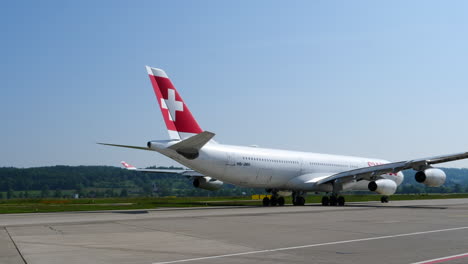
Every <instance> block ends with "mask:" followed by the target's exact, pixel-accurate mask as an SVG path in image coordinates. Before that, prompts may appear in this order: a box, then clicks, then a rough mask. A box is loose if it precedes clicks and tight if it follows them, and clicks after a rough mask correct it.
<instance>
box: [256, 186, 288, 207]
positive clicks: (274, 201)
mask: <svg viewBox="0 0 468 264" xmlns="http://www.w3.org/2000/svg"><path fill="white" fill-rule="evenodd" d="M262 203H263V206H270V205H271V206H277V205H279V206H283V205H284V203H285V200H284V197H283V196H279V195H278V192H277V191H274V190H272V191H271V198H268V197H265V198H263V201H262Z"/></svg>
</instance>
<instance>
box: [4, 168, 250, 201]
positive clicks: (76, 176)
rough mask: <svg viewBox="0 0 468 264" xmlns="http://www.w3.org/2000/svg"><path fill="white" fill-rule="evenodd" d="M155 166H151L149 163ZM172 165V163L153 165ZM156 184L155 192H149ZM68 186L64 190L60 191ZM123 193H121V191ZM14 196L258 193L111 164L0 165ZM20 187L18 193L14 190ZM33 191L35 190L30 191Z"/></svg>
mask: <svg viewBox="0 0 468 264" xmlns="http://www.w3.org/2000/svg"><path fill="white" fill-rule="evenodd" d="M151 168H155V167H151ZM157 168H159V169H174V167H157ZM154 186H156V189H157V192H153V190H154ZM63 190H68V192H62V191H63ZM123 190H124V193H123V194H122V191H123ZM12 191H14V194H16V195H17V196H18V195H20V194H22V195H23V196H24V192H26V191H27V193H26V194H28V195H29V196H31V195H30V194H31V193H37V191H40V192H41V194H35V195H34V196H59V193H58V192H57V191H60V193H61V194H62V196H64V195H63V194H64V193H65V194H68V195H70V196H71V195H72V193H79V194H80V197H83V196H84V197H110V196H118V195H134V196H147V195H159V196H215V195H216V196H234V195H236V196H239V195H242V193H246V194H247V195H249V194H253V193H258V192H259V190H255V189H250V188H239V187H235V186H232V185H230V184H225V186H223V188H221V189H220V190H218V191H214V192H211V191H207V190H203V189H198V188H194V187H193V186H192V182H191V181H190V180H189V179H187V178H186V177H183V176H179V175H175V174H164V173H161V174H159V173H158V174H155V173H140V172H135V171H129V170H126V169H121V168H118V167H111V166H52V167H37V168H26V169H19V168H0V192H10V193H11V192H12ZM18 191H21V192H22V193H18ZM34 191H36V192H34ZM10 195H11V194H10Z"/></svg>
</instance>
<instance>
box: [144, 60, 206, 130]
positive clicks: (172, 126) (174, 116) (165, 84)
mask: <svg viewBox="0 0 468 264" xmlns="http://www.w3.org/2000/svg"><path fill="white" fill-rule="evenodd" d="M146 70H147V71H148V74H149V77H150V80H151V84H152V85H153V89H154V93H155V94H156V98H157V100H158V104H159V107H160V109H161V112H162V115H163V118H164V122H165V123H166V127H167V131H168V132H169V137H170V138H171V139H186V138H189V137H191V136H193V135H194V134H199V133H201V132H203V131H202V130H201V128H200V126H199V125H198V123H197V121H196V120H195V118H193V116H192V113H191V112H190V110H189V109H188V107H187V105H186V104H185V103H184V100H182V97H180V95H179V93H178V92H177V90H176V88H175V87H174V85H173V84H172V82H171V80H169V77H167V74H166V73H165V72H164V71H163V70H161V69H156V68H151V67H148V66H146Z"/></svg>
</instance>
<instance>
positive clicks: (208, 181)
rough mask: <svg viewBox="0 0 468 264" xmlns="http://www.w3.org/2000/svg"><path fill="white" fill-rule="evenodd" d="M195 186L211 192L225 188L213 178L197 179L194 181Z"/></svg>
mask: <svg viewBox="0 0 468 264" xmlns="http://www.w3.org/2000/svg"><path fill="white" fill-rule="evenodd" d="M193 186H194V187H196V188H200V189H205V190H209V191H216V190H218V189H220V188H221V187H222V186H223V182H222V181H219V180H217V179H214V178H211V177H206V176H205V177H197V178H195V179H194V180H193Z"/></svg>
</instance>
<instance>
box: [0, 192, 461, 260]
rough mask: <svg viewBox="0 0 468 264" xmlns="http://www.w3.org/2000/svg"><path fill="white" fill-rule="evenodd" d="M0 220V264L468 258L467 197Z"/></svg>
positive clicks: (21, 216) (47, 215) (27, 216)
mask: <svg viewBox="0 0 468 264" xmlns="http://www.w3.org/2000/svg"><path fill="white" fill-rule="evenodd" d="M0 227H1V228H0V263H2V264H3V263H4V264H13V263H14V264H16V263H30V264H33V263H48V264H51V263H68V264H74V263H79V264H82V263H142V264H143V263H144V264H152V263H160V264H161V263H193V264H200V263H227V264H229V263H243V264H245V263H365V264H366V263H417V262H420V263H435V262H434V259H440V260H437V261H439V262H437V263H447V264H455V263H458V264H459V263H468V254H467V253H468V199H449V200H419V201H392V202H390V203H389V204H381V203H377V202H368V203H349V204H347V205H346V206H344V207H322V206H320V205H306V206H299V207H297V206H284V207H216V208H185V209H155V210H133V211H132V210H130V211H112V212H109V211H107V212H102V211H101V212H73V213H42V214H11V215H0ZM430 261H432V262H430Z"/></svg>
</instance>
